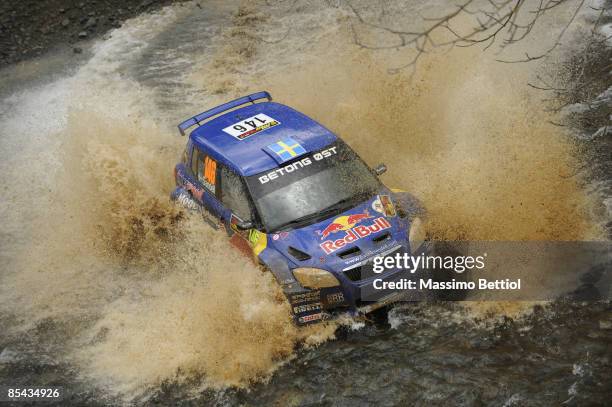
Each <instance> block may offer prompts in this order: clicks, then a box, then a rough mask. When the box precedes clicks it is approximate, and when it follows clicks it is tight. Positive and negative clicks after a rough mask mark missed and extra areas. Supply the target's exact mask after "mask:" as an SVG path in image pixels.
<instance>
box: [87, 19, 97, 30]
mask: <svg viewBox="0 0 612 407" xmlns="http://www.w3.org/2000/svg"><path fill="white" fill-rule="evenodd" d="M97 23H98V20H96V18H95V17H90V18H88V19H87V22H86V23H85V28H92V27H94V26H95V25H96V24H97Z"/></svg>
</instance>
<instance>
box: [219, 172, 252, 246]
mask: <svg viewBox="0 0 612 407" xmlns="http://www.w3.org/2000/svg"><path fill="white" fill-rule="evenodd" d="M218 172H219V180H220V183H219V184H220V195H219V197H220V199H221V202H222V204H223V207H224V208H225V210H226V212H225V213H224V215H223V216H222V217H223V223H224V224H225V227H226V229H227V231H228V233H229V234H230V235H231V238H230V243H232V244H233V245H234V246H235V247H237V248H238V249H239V250H240V251H241V252H242V253H244V254H246V255H248V256H250V255H251V254H252V248H251V244H250V242H249V233H250V231H249V230H239V229H238V228H237V227H236V223H238V222H241V221H253V220H255V219H254V218H255V212H254V210H253V205H252V203H251V199H250V197H249V193H248V190H247V188H246V185H245V183H244V180H243V179H242V177H240V176H239V175H238V174H236V173H235V172H234V171H232V170H231V169H229V168H228V167H226V166H225V165H222V164H221V165H219V170H218Z"/></svg>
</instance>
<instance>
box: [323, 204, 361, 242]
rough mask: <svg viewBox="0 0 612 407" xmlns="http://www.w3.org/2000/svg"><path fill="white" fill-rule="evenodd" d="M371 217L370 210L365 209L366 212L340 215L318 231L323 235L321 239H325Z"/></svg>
mask: <svg viewBox="0 0 612 407" xmlns="http://www.w3.org/2000/svg"><path fill="white" fill-rule="evenodd" d="M369 218H371V216H370V214H369V213H368V211H365V212H364V213H355V214H353V215H344V216H339V217H337V218H336V219H334V220H333V221H332V222H331V223H330V224H329V225H327V227H326V228H325V229H323V230H317V233H318V234H319V236H321V240H323V239H325V238H326V237H327V236H329V235H330V234H332V233H336V232H341V231H343V230H349V229H351V228H352V227H353V226H355V225H357V224H358V223H360V222H361V221H363V220H365V219H369Z"/></svg>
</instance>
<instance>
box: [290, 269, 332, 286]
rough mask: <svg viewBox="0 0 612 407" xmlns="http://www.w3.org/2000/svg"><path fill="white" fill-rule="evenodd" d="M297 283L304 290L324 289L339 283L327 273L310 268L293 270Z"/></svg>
mask: <svg viewBox="0 0 612 407" xmlns="http://www.w3.org/2000/svg"><path fill="white" fill-rule="evenodd" d="M293 275H294V276H295V278H296V279H297V281H299V282H300V284H302V286H303V287H306V288H325V287H335V286H337V285H340V282H339V281H338V279H337V278H336V277H334V275H333V274H332V273H330V272H329V271H325V270H321V269H315V268H310V267H300V268H297V269H294V270H293Z"/></svg>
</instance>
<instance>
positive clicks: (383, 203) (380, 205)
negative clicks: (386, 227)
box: [372, 195, 395, 218]
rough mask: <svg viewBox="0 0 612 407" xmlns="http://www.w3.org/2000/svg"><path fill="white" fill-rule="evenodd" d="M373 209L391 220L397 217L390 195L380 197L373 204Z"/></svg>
mask: <svg viewBox="0 0 612 407" xmlns="http://www.w3.org/2000/svg"><path fill="white" fill-rule="evenodd" d="M372 209H374V210H375V211H376V212H378V213H382V214H384V215H385V216H388V217H390V218H392V217H394V216H395V206H394V205H393V202H391V197H390V196H389V195H378V196H377V197H376V199H375V200H374V202H372Z"/></svg>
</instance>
